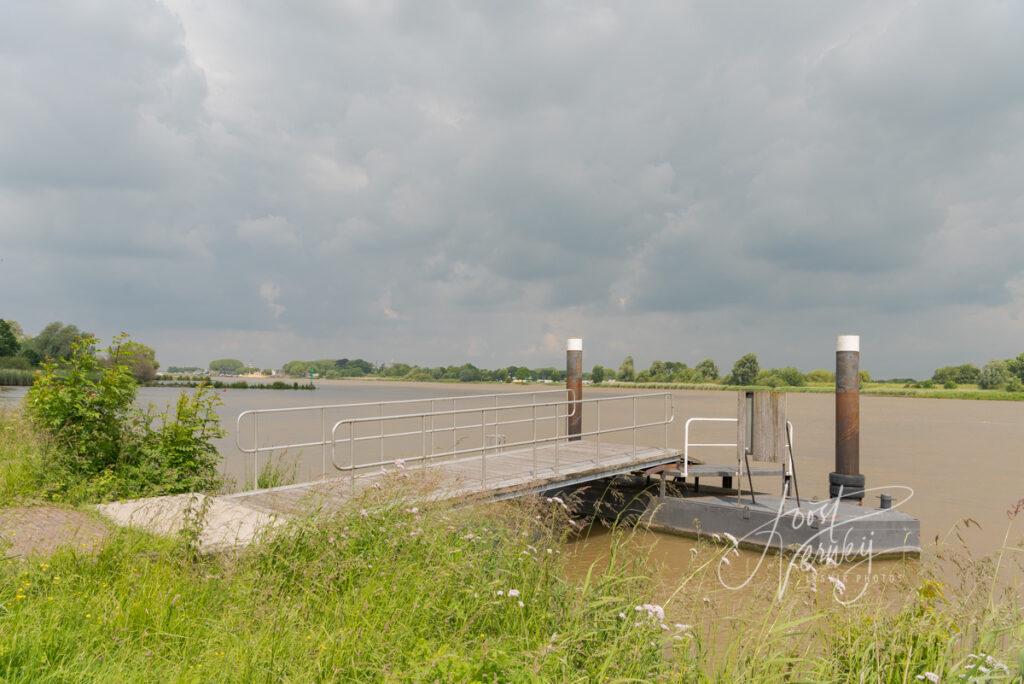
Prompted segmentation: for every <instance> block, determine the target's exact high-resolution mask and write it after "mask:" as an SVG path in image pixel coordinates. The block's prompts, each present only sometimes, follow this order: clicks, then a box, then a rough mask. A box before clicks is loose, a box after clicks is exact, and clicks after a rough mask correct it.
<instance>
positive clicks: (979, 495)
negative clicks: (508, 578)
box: [0, 381, 1024, 593]
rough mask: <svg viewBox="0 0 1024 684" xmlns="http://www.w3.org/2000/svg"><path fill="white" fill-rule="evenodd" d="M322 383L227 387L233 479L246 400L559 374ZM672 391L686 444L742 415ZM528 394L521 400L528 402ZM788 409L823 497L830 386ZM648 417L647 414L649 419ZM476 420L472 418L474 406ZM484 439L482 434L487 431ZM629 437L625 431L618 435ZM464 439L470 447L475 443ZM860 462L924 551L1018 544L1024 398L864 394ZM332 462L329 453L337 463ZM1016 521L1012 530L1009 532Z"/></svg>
mask: <svg viewBox="0 0 1024 684" xmlns="http://www.w3.org/2000/svg"><path fill="white" fill-rule="evenodd" d="M318 385H319V389H318V390H316V391H275V390H225V391H223V393H222V398H223V402H224V403H223V405H222V406H221V407H220V409H219V413H220V415H221V418H222V423H223V425H224V427H225V428H226V429H227V430H228V433H229V434H228V435H227V436H226V437H225V438H224V439H222V440H220V442H219V444H218V446H219V448H220V450H221V453H222V454H223V457H224V461H223V465H222V469H223V473H224V474H225V475H226V476H227V477H228V478H229V479H230V480H231V481H233V482H234V488H235V489H245V488H249V487H251V486H252V479H253V468H254V465H253V458H252V456H251V455H250V454H244V453H241V452H240V451H239V450H238V449H237V448H236V446H235V434H234V433H235V424H236V418H237V416H238V414H239V413H241V412H242V411H245V410H249V409H267V408H281V407H289V406H313V405H324V404H342V403H355V402H382V401H396V400H408V399H426V398H430V397H445V396H448V397H451V396H457V395H485V394H491V393H497V392H525V391H535V390H546V389H557V387H556V386H552V385H547V386H545V385H530V386H521V385H511V386H509V385H506V386H503V385H467V384H458V385H455V384H434V383H402V382H379V381H320V382H319V383H318ZM179 391H180V390H176V389H171V388H143V389H142V390H141V391H140V396H139V401H140V403H142V404H149V403H151V404H153V405H155V406H157V407H158V408H162V407H164V406H167V405H168V404H169V403H171V402H173V400H174V398H175V397H176V396H177V395H178V392H179ZM643 392H644V391H642V390H624V389H619V390H616V389H611V388H600V389H596V388H592V387H587V388H585V390H584V394H585V397H588V398H593V397H599V396H600V397H604V396H613V395H616V394H630V393H643ZM23 395H24V390H23V389H20V388H18V389H13V390H9V391H5V392H3V393H0V405H2V404H4V403H14V402H17V401H18V400H19V399H20V397H21V396H23ZM672 398H673V401H674V414H675V419H674V422H673V423H672V425H671V426H670V431H669V435H668V439H669V444H670V446H674V447H677V448H681V447H682V441H683V424H684V423H685V421H686V419H687V418H689V417H693V416H717V417H734V416H735V415H736V397H735V395H734V394H733V393H731V392H710V391H673V392H672ZM490 401H491V400H484V401H481V402H477V403H475V404H474V403H473V401H472V400H463V401H462V403H460V404H459V407H460V408H461V407H479V406H489V405H491V403H489V402H490ZM529 401H530V400H525V399H524V403H529ZM503 402H504V398H503ZM504 403H511V404H515V403H519V401H518V400H517V399H515V397H510V399H509V401H508V402H504ZM450 407H451V404H450V403H448V404H437V405H435V407H434V408H435V410H441V409H448V408H450ZM641 407H642V408H641V412H647V413H646V415H647V416H650V417H654V416H655V415H656V414H657V413H658V412H659V411H660V410H661V404H660V403H659V402H648V403H646V404H643V403H641ZM429 408H430V405H429V404H426V403H418V404H413V405H409V406H405V407H404V408H403V412H408V413H415V412H420V411H426V410H428V409H429ZM378 411H380V408H379V407H376V406H370V407H366V408H365V409H359V410H357V411H354V412H351V413H350V414H347V415H356V416H359V415H362V416H372V415H375V414H376V413H377V412H378ZM602 411H604V414H603V415H602V425H603V426H605V427H607V426H609V425H612V426H614V425H617V424H622V425H625V424H626V423H628V422H629V421H630V420H631V413H632V404H631V402H628V401H627V402H621V405H620V406H619V407H618V408H615V407H614V405H613V404H607V405H603V408H602ZM592 413H593V411H591V410H589V409H588V410H585V411H584V430H588V429H592V427H593V426H594V424H595V423H594V416H593V415H592ZM339 417H341V416H340V414H338V413H331V412H330V411H326V412H325V414H324V415H323V416H321V415H320V414H319V412H317V411H312V412H308V413H306V414H288V413H284V414H277V415H272V416H267V417H263V416H261V421H262V422H261V426H260V441H261V444H264V445H266V444H280V443H287V442H311V441H319V440H320V439H321V434H322V425H323V424H327V426H328V430H329V429H330V425H331V424H332V423H333V422H334V421H335V420H337V419H338V418H339ZM788 417H789V419H790V421H792V423H793V425H794V428H795V439H794V442H795V458H796V464H797V473H798V477H799V487H800V493H801V495H802V496H803V497H805V498H808V499H810V498H818V499H823V498H826V495H827V491H828V483H827V477H828V472H829V471H830V470H832V466H833V463H832V460H833V447H834V400H833V396H832V395H831V394H790V395H789V397H788ZM643 418H644V416H641V422H642V420H643ZM467 419H472V418H471V417H470V416H467ZM476 420H478V418H477V419H476ZM617 421H622V422H621V423H617ZM413 422H415V421H413ZM417 424H418V423H417ZM549 424H551V422H550V421H549ZM360 427H361V428H362V429H363V433H366V432H367V431H373V430H377V429H379V426H377V425H374V424H367V425H364V426H360ZM251 430H252V423H251V421H250V420H246V421H244V422H243V424H242V430H241V432H242V434H241V435H240V438H241V441H242V444H243V446H246V447H248V446H250V445H251V444H252V432H251ZM734 430H735V428H734V427H732V426H731V425H723V426H721V429H720V430H719V431H717V432H716V431H715V430H714V429H709V430H707V431H705V432H702V433H701V434H700V441H705V438H706V441H716V442H717V441H722V442H731V441H734V437H735V435H734V434H732V433H733V432H734ZM514 431H515V430H514V429H512V430H511V431H510V435H509V437H510V439H512V440H515V439H521V438H523V437H524V436H525V435H521V434H520V435H517V434H514ZM417 439H418V438H417ZM476 439H478V440H479V437H477V438H476ZM627 439H628V438H627V437H623V439H622V440H619V441H626V440H627ZM663 439H664V431H663V430H662V429H661V428H656V429H651V430H646V431H644V432H643V433H642V434H641V435H640V436H639V437H638V442H639V443H641V444H647V445H650V446H660V445H662V443H663ZM610 441H614V440H610ZM477 443H479V442H477ZM371 444H372V443H371ZM466 444H467V445H470V446H471V445H472V442H467V443H466ZM449 445H450V443H449ZM698 455H700V454H698ZM728 456H729V454H725V455H723V458H721V459H720V460H719V462H727V460H728ZM275 458H276V459H277V461H278V462H279V463H283V464H284V465H286V466H287V468H288V469H289V478H291V479H294V480H295V481H305V480H311V479H315V478H317V477H319V476H320V475H321V474H322V473H323V464H324V460H325V459H326V456H325V454H324V450H323V449H322V448H321V447H320V446H315V447H306V448H303V449H292V450H289V451H288V452H287V453H285V454H284V455H283V456H276V457H275ZM266 460H267V456H266V455H263V456H261V457H260V464H261V466H262V464H263V463H265V462H266ZM711 460H715V459H711ZM861 471H862V472H863V473H864V474H865V476H866V478H867V484H868V486H869V487H877V486H896V485H899V486H904V487H909V488H911V489H912V490H913V495H912V496H911V497H910V499H909V500H908V501H906V503H905V504H903V505H902V506H901V509H902V510H904V511H905V512H907V513H910V514H911V515H914V516H916V517H918V518H919V519H920V520H921V539H922V546H923V547H924V551H923V556H924V558H925V559H927V558H928V557H929V555H930V554H933V553H934V549H935V548H936V545H935V539H936V538H938V539H940V540H941V541H948V540H950V539H953V538H954V535H952V534H951V530H952V529H953V528H954V526H956V525H957V524H958V523H961V521H963V520H965V519H970V520H972V521H974V523H976V525H971V526H970V529H969V530H965V531H964V537H963V538H964V542H963V544H964V545H965V546H966V548H967V550H969V551H970V553H972V554H974V555H976V556H983V555H990V554H993V553H995V552H997V551H998V550H999V549H1000V548H1001V547H1002V546H1003V545H1004V540H1006V539H1008V540H1009V543H1010V544H1013V543H1019V542H1020V541H1021V539H1022V534H1021V533H1022V530H1024V522H1022V521H1020V520H1017V521H1015V522H1013V523H1012V527H1010V528H1008V525H1010V524H1011V521H1010V519H1009V517H1008V515H1007V510H1008V509H1009V508H1010V507H1011V506H1013V505H1014V504H1015V503H1016V502H1017V501H1018V500H1020V499H1021V498H1024V402H995V401H966V400H952V399H910V398H896V397H869V396H865V397H862V398H861ZM332 473H333V471H332V470H331V469H330V465H329V463H328V474H332ZM755 484H758V485H759V486H758V489H759V490H763V491H770V492H772V493H774V492H775V490H776V488H777V486H778V485H777V484H776V483H775V481H774V480H771V481H769V480H762V481H761V482H760V483H755ZM900 496H902V495H900ZM898 498H899V497H898ZM865 506H877V499H876V500H875V501H870V500H867V499H866V500H865ZM1022 517H1024V516H1022ZM1008 529H1010V532H1009V536H1008V537H1007V530H1008ZM629 543H630V544H632V545H634V547H635V548H636V549H643V550H644V552H645V553H646V554H648V555H649V557H650V558H651V559H652V560H654V561H655V562H656V563H657V564H658V565H659V566H660V567H662V568H663V569H662V570H661V571H659V574H660V576H661V578H662V580H663V581H664V584H665V587H664V589H665V592H666V593H671V587H672V586H673V583H674V582H676V580H677V578H678V577H680V576H682V575H685V574H686V573H688V572H690V571H691V569H692V568H693V567H694V562H695V559H697V558H703V557H704V556H703V554H704V553H705V551H704V549H703V547H700V548H696V547H695V544H694V542H693V541H691V540H689V539H684V538H680V537H674V536H671V535H662V534H654V533H645V532H638V533H636V534H634V535H633V538H632V539H631V541H630V542H629ZM608 551H609V535H607V534H602V533H596V534H592V535H590V536H589V537H588V538H586V539H581V540H579V541H576V542H574V543H572V544H570V547H569V549H568V550H567V551H566V552H567V553H571V554H572V558H573V563H574V564H575V565H576V566H577V567H578V568H581V569H582V568H586V567H588V566H589V565H590V564H591V563H592V562H594V561H595V560H600V559H602V558H603V557H604V556H606V555H607V553H608ZM1018 555H1019V554H1018ZM757 560H758V555H757V554H753V553H750V552H741V553H740V554H739V556H738V557H737V559H736V562H735V563H732V564H731V565H730V567H729V569H728V571H727V572H726V573H725V574H730V573H731V575H734V576H735V577H737V578H740V577H742V576H745V574H746V573H747V571H748V570H749V569H750V568H752V567H753V564H755V563H756V562H757ZM776 564H778V562H777V561H776ZM907 567H911V568H912V569H913V568H916V564H913V563H908V562H902V563H901V562H895V563H894V562H889V561H887V562H879V563H876V564H875V567H874V569H873V573H874V575H875V577H874V578H873V580H874V581H878V580H879V578H881V579H882V580H884V578H885V577H886V575H887V573H891V572H893V571H898V572H905V571H906V569H907ZM581 571H582V570H581ZM773 572H774V571H773ZM719 589H721V587H719ZM709 591H710V589H709Z"/></svg>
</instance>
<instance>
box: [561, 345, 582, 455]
mask: <svg viewBox="0 0 1024 684" xmlns="http://www.w3.org/2000/svg"><path fill="white" fill-rule="evenodd" d="M565 389H566V390H568V392H567V394H568V395H569V397H570V398H571V399H572V400H573V401H574V402H575V403H572V404H569V413H570V415H569V417H568V418H566V419H565V434H566V436H568V438H569V441H570V442H574V441H577V440H579V439H580V433H581V432H583V404H581V403H580V400H581V399H583V340H582V339H581V338H579V337H570V338H569V339H568V340H567V341H566V343H565Z"/></svg>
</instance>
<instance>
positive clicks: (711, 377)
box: [693, 359, 719, 382]
mask: <svg viewBox="0 0 1024 684" xmlns="http://www.w3.org/2000/svg"><path fill="white" fill-rule="evenodd" d="M693 370H694V371H696V372H697V375H698V376H699V377H700V380H701V381H703V382H716V381H717V380H718V376H719V372H718V364H716V363H715V362H714V360H712V359H704V360H703V361H701V362H700V363H698V364H697V365H696V366H694V367H693Z"/></svg>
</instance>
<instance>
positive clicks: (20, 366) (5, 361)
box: [0, 356, 32, 370]
mask: <svg viewBox="0 0 1024 684" xmlns="http://www.w3.org/2000/svg"><path fill="white" fill-rule="evenodd" d="M0 368H12V369H14V370H32V364H31V363H29V360H28V359H26V358H25V357H24V356H0Z"/></svg>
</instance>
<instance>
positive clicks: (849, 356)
mask: <svg viewBox="0 0 1024 684" xmlns="http://www.w3.org/2000/svg"><path fill="white" fill-rule="evenodd" d="M840 490H841V492H842V497H843V498H844V499H853V500H856V501H858V502H860V501H861V500H863V498H864V476H863V475H861V473H860V336H859V335H840V336H839V337H838V338H836V470H835V472H833V473H829V475H828V491H829V496H830V497H832V498H835V497H837V496H840Z"/></svg>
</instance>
